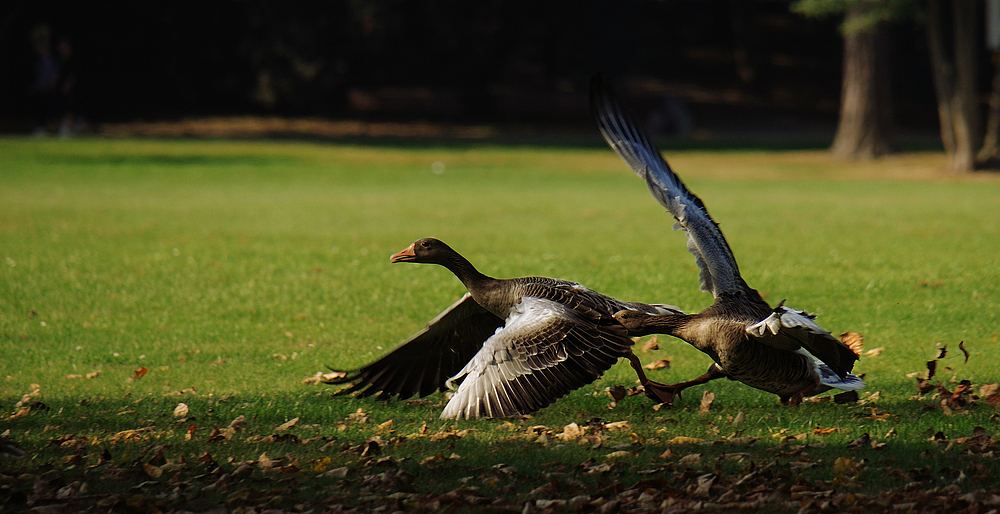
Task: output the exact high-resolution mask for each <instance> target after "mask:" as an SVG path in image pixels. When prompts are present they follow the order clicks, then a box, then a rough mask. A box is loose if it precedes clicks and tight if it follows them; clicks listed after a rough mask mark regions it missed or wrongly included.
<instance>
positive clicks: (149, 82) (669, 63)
mask: <svg viewBox="0 0 1000 514" xmlns="http://www.w3.org/2000/svg"><path fill="white" fill-rule="evenodd" d="M998 19H1000V3H998V2H996V1H993V0H986V1H983V0H980V1H973V0H956V1H954V2H948V1H939V0H938V1H936V0H926V1H918V0H882V1H879V0H869V1H861V0H853V1H852V0H798V1H794V2H790V1H780V0H758V1H738V0H619V1H616V2H607V1H599V0H574V1H566V0H552V1H541V2H539V1H526V0H508V1H502V2H501V1H497V0H483V1H477V2H468V1H458V0H422V1H419V2H415V1H404V0H343V1H329V2H276V1H268V0H220V1H214V2H190V1H178V2H169V3H154V4H148V3H143V2H121V1H107V2H71V1H56V0H30V1H29V0H7V1H6V2H3V3H2V4H0V132H2V133H7V134H32V133H34V134H36V135H38V136H55V135H58V134H61V135H63V136H68V135H75V134H81V133H83V134H88V133H89V134H102V135H143V134H152V135H195V136H198V135H203V136H219V135H222V136H225V135H237V136H245V135H265V136H312V137H334V138H336V137H393V136H401V137H414V136H416V137H454V138H465V139H489V138H500V139H504V138H506V139H513V140H516V139H519V138H522V139H526V140H538V141H544V140H546V138H555V139H560V138H561V139H564V140H565V139H567V138H569V139H572V138H574V137H587V138H594V140H595V141H596V136H594V134H595V131H594V130H593V127H592V122H591V121H590V119H589V109H588V107H587V81H588V79H589V77H590V75H591V74H592V73H594V72H595V71H598V70H600V71H602V72H604V73H605V74H606V75H607V76H609V77H610V78H612V79H613V80H614V82H615V83H616V84H617V86H618V88H619V90H620V91H621V92H622V93H624V95H625V96H627V97H628V100H629V102H630V103H631V105H633V106H634V107H635V109H636V111H637V113H638V114H639V115H640V118H642V119H643V121H644V122H645V123H647V124H648V125H649V127H650V129H651V130H653V131H654V132H655V133H657V134H659V135H660V136H661V137H664V138H671V139H672V140H677V141H689V142H699V141H733V140H741V139H743V140H753V139H754V138H756V139H766V140H768V141H770V142H771V143H773V144H788V145H792V146H794V145H801V146H810V145H812V146H815V145H822V146H830V147H831V148H832V149H833V151H834V153H836V154H838V155H841V156H843V157H848V158H860V159H870V158H877V157H879V156H881V155H885V154H888V153H892V152H894V151H898V150H899V149H914V148H943V149H944V150H945V151H946V152H948V153H949V155H951V156H953V158H952V159H951V161H950V162H951V166H952V167H953V168H954V169H956V170H960V171H961V170H969V169H973V168H986V167H990V166H991V163H992V162H993V161H994V160H995V159H993V156H994V154H995V153H996V152H995V147H996V144H995V139H996V135H995V134H991V133H990V131H991V130H993V131H994V132H996V131H997V130H996V127H994V126H993V125H1000V122H997V121H996V120H994V119H993V116H994V114H993V111H994V110H995V109H994V108H995V107H996V105H995V104H997V103H998V102H996V101H994V100H993V97H994V96H995V95H996V92H995V89H996V88H995V87H994V82H995V80H994V75H995V73H996V70H995V65H994V64H995V60H996V49H997V46H1000V43H998V42H997V41H995V40H996V39H997V38H998V36H996V35H995V32H996V30H995V28H996V27H998V26H1000V21H998ZM990 145H993V146H992V147H991V146H990Z"/></svg>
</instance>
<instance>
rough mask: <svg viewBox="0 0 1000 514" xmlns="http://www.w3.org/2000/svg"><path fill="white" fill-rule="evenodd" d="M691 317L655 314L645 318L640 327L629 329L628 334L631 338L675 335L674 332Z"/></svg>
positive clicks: (686, 315)
mask: <svg viewBox="0 0 1000 514" xmlns="http://www.w3.org/2000/svg"><path fill="white" fill-rule="evenodd" d="M690 317H691V316H690V315H688V314H657V315H655V316H647V317H645V318H644V319H643V322H642V324H641V325H640V326H638V327H635V328H630V329H629V331H628V334H629V335H630V336H632V337H641V336H648V335H650V334H668V335H676V331H677V330H679V329H680V328H681V327H683V326H684V323H685V322H686V321H687V319H688V318H690Z"/></svg>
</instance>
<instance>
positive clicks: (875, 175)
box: [0, 135, 1000, 511]
mask: <svg viewBox="0 0 1000 514" xmlns="http://www.w3.org/2000/svg"><path fill="white" fill-rule="evenodd" d="M596 142H597V139H596V135H595V143H596ZM0 155H3V158H2V160H0V254H2V255H0V259H2V261H0V270H2V271H0V405H2V407H0V413H2V417H0V433H4V432H5V431H9V434H8V437H9V439H10V440H11V441H13V442H15V443H17V444H18V445H20V446H21V447H22V448H24V449H25V450H26V452H27V455H26V456H25V457H24V458H21V459H3V460H0V473H2V475H0V477H2V480H3V483H2V484H0V486H3V487H5V488H7V490H8V491H13V492H14V493H13V494H12V495H11V496H10V498H11V499H10V500H8V501H7V503H6V504H4V503H0V505H3V506H4V508H10V509H25V508H28V507H32V506H36V507H37V506H39V505H48V504H53V503H69V504H70V505H72V506H74V508H79V509H83V508H99V507H100V508H104V509H105V510H107V508H110V507H115V508H117V507H121V508H123V509H133V510H149V509H160V510H173V509H188V510H205V509H207V508H209V507H211V506H213V505H217V504H225V505H226V506H228V507H230V509H234V508H239V507H243V508H248V507H257V508H258V509H257V510H258V511H259V510H260V508H262V507H263V506H270V507H275V508H282V509H292V508H295V506H299V507H302V508H301V509H300V510H308V509H317V510H325V509H327V508H329V507H330V506H331V505H343V506H344V507H345V508H357V509H359V510H371V509H372V508H375V507H377V506H379V505H386V504H390V505H394V506H396V507H399V508H404V509H411V510H412V509H421V508H428V509H429V508H433V507H434V505H435V504H434V503H433V502H435V501H437V502H438V503H439V504H440V503H441V502H446V503H452V504H455V505H457V506H459V508H473V506H478V507H484V506H488V505H489V506H492V507H494V508H497V509H501V510H503V509H507V510H518V511H520V510H521V507H522V506H523V504H524V502H527V501H533V502H535V504H536V506H537V507H549V506H551V507H552V508H566V509H570V508H601V507H604V508H609V507H606V506H607V505H608V504H609V503H610V502H618V503H617V504H616V505H618V506H619V507H621V508H646V507H649V508H655V509H659V508H660V507H661V505H662V504H663V502H667V501H668V500H669V501H674V502H681V503H676V505H679V506H682V507H683V506H690V505H689V504H686V503H683V502H708V503H722V504H730V503H732V504H737V503H739V504H742V505H743V506H744V508H747V506H748V505H751V504H753V505H756V506H758V507H760V508H768V509H773V508H779V510H780V509H792V510H798V508H799V506H800V504H802V503H803V502H817V505H819V502H822V501H827V502H834V503H832V504H831V505H832V506H833V507H835V508H848V507H850V506H852V505H855V504H856V505H859V506H861V505H869V504H868V503H865V502H875V501H878V502H883V503H885V505H890V504H896V503H900V504H902V503H906V502H907V501H909V500H913V501H918V502H926V501H930V500H926V499H919V498H923V497H917V496H915V495H918V494H925V493H926V494H928V495H932V496H928V498H930V497H939V498H944V497H947V498H949V500H948V501H954V502H959V501H966V503H968V502H970V501H972V502H975V501H979V502H986V504H987V505H990V504H989V502H990V501H993V500H991V498H993V497H992V496H990V495H991V494H996V493H998V492H1000V490H998V489H997V486H996V485H995V484H997V483H1000V480H998V479H1000V474H998V473H1000V460H998V458H997V456H996V454H995V453H994V452H993V449H994V446H995V443H994V442H991V441H995V440H996V439H1000V415H998V412H1000V410H997V409H996V408H995V407H996V405H995V403H993V404H992V405H991V402H990V401H988V398H986V397H985V394H986V393H988V392H989V390H988V387H989V386H988V384H991V383H996V382H998V381H1000V372H998V371H997V370H998V369H1000V343H998V341H997V332H998V315H997V312H998V311H1000V290H998V289H1000V246H998V244H997V241H1000V212H998V209H997V208H996V207H997V198H998V197H1000V180H998V179H996V178H994V177H991V176H974V177H949V176H944V175H942V174H941V173H940V172H939V171H938V170H939V169H940V168H941V167H942V165H943V159H942V158H941V156H940V155H938V154H935V153H913V154H904V155H900V156H896V157H892V158H889V159H886V160H880V161H876V162H873V163H865V164H853V163H845V162H835V161H831V160H829V158H828V157H827V156H826V155H825V154H824V153H822V152H817V151H788V152H779V151H722V150H714V151H671V152H668V154H667V158H668V159H669V160H670V161H671V163H672V165H673V166H674V169H675V170H676V171H677V172H678V173H679V174H680V175H681V176H682V178H684V179H685V180H686V182H687V184H688V186H689V187H690V188H691V189H692V190H693V191H694V192H695V193H696V194H698V195H699V196H701V198H702V199H703V200H704V201H705V203H706V205H707V206H708V209H709V210H710V212H711V213H712V215H713V216H714V217H715V219H716V220H717V221H718V222H719V223H720V224H721V226H722V229H723V231H724V232H725V234H726V236H727V238H728V240H729V242H730V245H731V246H732V248H733V250H734V252H735V254H736V257H737V259H738V261H739V263H740V265H741V269H742V273H743V276H744V278H746V280H747V281H748V282H749V283H750V284H751V286H753V287H755V288H757V289H758V290H760V291H761V292H762V294H764V295H765V298H766V299H768V300H769V301H770V302H772V303H777V302H779V301H781V300H783V299H787V303H788V305H790V306H792V307H796V308H802V309H806V310H809V311H811V312H816V313H818V314H819V315H820V317H819V318H818V321H819V322H820V323H821V324H822V325H823V326H824V327H826V328H827V329H829V330H831V331H832V332H834V333H835V334H839V333H841V332H848V331H853V332H859V333H861V334H863V335H864V336H865V345H866V350H876V351H875V352H873V354H871V355H866V356H864V357H862V359H861V360H860V361H859V363H858V365H857V367H856V368H855V372H856V373H859V374H860V373H864V374H865V381H866V382H867V384H868V387H867V388H866V389H865V390H864V391H863V392H862V394H861V397H860V399H859V401H857V402H849V403H844V404H836V403H834V402H832V401H825V402H821V403H807V404H805V405H802V406H801V407H799V408H795V409H789V408H784V407H781V406H780V405H778V404H777V400H776V398H775V397H773V396H771V395H768V394H765V393H763V392H760V391H756V390H753V389H750V388H747V387H745V386H742V385H740V384H738V383H726V382H723V381H717V382H715V383H712V384H709V385H706V386H701V387H698V388H695V389H691V390H689V391H688V392H687V394H685V396H684V398H683V400H681V401H679V402H678V405H677V406H676V407H675V408H672V409H667V408H662V409H656V408H654V405H653V404H652V403H651V402H650V401H649V400H647V399H645V398H644V397H643V396H642V395H637V396H628V397H626V398H624V399H622V400H621V401H619V402H617V404H611V402H612V399H611V397H610V396H609V395H608V393H607V390H608V388H610V387H614V386H623V387H625V388H631V387H633V386H634V385H635V375H634V373H633V372H632V370H631V369H630V368H629V367H628V366H627V364H626V363H624V362H622V363H619V365H617V366H615V367H614V368H612V369H611V370H610V371H608V372H607V373H606V374H605V375H604V377H602V378H601V379H599V380H598V381H596V382H594V383H593V384H590V385H588V386H584V387H582V388H580V389H579V390H577V391H575V392H573V393H572V394H570V395H569V396H568V397H566V398H563V399H561V400H559V401H558V402H556V403H555V404H554V405H552V406H550V407H547V408H545V409H543V410H542V411H540V412H538V413H535V414H533V415H532V416H530V417H525V418H518V419H511V420H479V421H460V422H454V421H450V422H445V421H441V420H439V419H438V414H439V413H440V411H441V409H442V407H443V405H444V402H445V401H446V400H445V398H444V397H443V395H441V394H435V395H432V396H430V397H428V398H427V399H425V401H418V402H403V401H394V402H390V403H383V402H380V401H378V400H375V399H371V398H367V399H358V398H352V397H349V396H337V395H335V394H334V393H335V391H336V389H335V388H332V387H330V386H326V385H322V384H312V383H306V382H307V381H306V379H308V378H309V377H312V376H314V375H315V374H316V373H318V372H324V371H327V366H334V367H339V368H350V367H355V366H359V365H362V364H364V363H366V362H368V361H370V360H372V359H374V358H377V357H378V356H380V355H382V354H384V353H385V352H387V351H388V350H390V349H391V348H392V347H393V346H394V345H395V344H397V343H398V342H399V341H401V340H403V339H405V338H406V337H407V336H409V335H410V334H412V333H413V332H415V331H416V330H418V329H420V328H421V327H422V326H423V325H424V324H425V323H426V322H427V321H428V320H430V319H431V318H432V317H434V316H435V315H436V314H437V313H438V312H440V311H441V310H442V309H444V308H445V307H446V306H448V305H449V304H450V303H451V302H452V301H454V300H455V299H456V298H458V297H459V296H460V295H461V294H462V293H463V288H462V286H461V284H460V283H459V282H458V281H457V279H455V278H454V277H453V276H452V275H451V274H450V273H449V272H448V271H447V270H444V269H443V268H440V267H435V266H414V265H403V264H396V265H390V264H389V262H388V256H389V255H390V254H391V253H393V252H395V251H398V250H400V249H402V248H403V247H405V246H406V245H408V244H409V243H410V242H412V241H413V240H414V239H417V238H419V237H425V236H433V237H438V238H440V239H442V240H444V241H446V242H448V243H449V244H450V245H452V246H453V247H454V248H455V249H456V250H458V251H459V252H460V253H462V254H463V255H465V256H466V257H468V258H469V259H470V260H471V261H472V262H473V263H475V264H476V265H477V266H478V267H479V269H480V270H481V271H483V272H484V273H487V274H490V275H493V276H497V277H511V276H527V275H543V276H553V277H559V278H565V279H571V280H576V281H579V282H581V283H583V284H585V285H587V286H588V287H590V288H592V289H595V290H598V291H601V292H603V293H606V294H609V295H612V296H615V297H618V298H622V299H628V300H638V301H644V302H658V303H669V304H674V305H677V306H679V307H681V308H683V309H685V310H688V311H697V310H699V309H701V308H703V307H705V306H707V305H708V304H710V302H711V298H710V296H709V295H708V294H706V293H702V292H700V291H698V283H697V268H696V266H695V263H694V259H693V257H692V256H691V255H690V254H688V253H687V251H686V249H685V247H684V238H683V236H682V235H681V234H679V233H675V232H673V231H671V230H670V226H671V224H672V221H673V220H672V219H670V217H669V215H667V214H664V212H663V209H662V208H661V207H660V206H659V205H657V204H656V203H655V202H654V201H653V199H652V198H651V197H650V196H649V194H648V192H647V191H646V188H645V186H644V185H643V184H642V182H641V181H640V180H639V179H638V178H637V177H635V176H634V175H633V174H632V173H631V172H629V171H628V170H627V168H626V167H625V165H624V164H623V163H622V162H621V161H620V160H619V159H618V158H617V157H616V156H615V155H614V154H613V153H612V152H611V151H610V150H608V149H607V148H605V147H601V146H599V145H597V144H595V145H594V146H592V147H586V146H584V147H532V146H503V145H459V146H456V145H447V144H439V145H418V146H413V145H409V146H404V145H395V146H394V145H388V144H380V145H368V146H365V145H338V144H324V143H311V142H280V141H279V142H274V141H259V140H258V141H192V140H133V139H79V140H69V141H39V140H29V139H3V140H0ZM658 341H659V346H660V349H659V350H652V351H648V352H643V351H641V350H638V348H639V345H637V352H638V354H639V356H640V358H641V359H643V360H644V361H654V360H658V359H669V360H670V366H669V367H667V368H664V369H661V370H657V371H653V372H651V378H653V379H654V380H659V381H663V382H674V381H682V380H687V379H690V378H693V377H694V376H696V375H698V374H700V373H702V372H703V371H704V370H705V369H706V368H707V367H708V365H709V364H710V360H709V358H708V357H706V356H704V355H702V354H700V353H699V352H697V351H696V350H694V349H693V348H691V347H689V346H688V345H687V344H686V343H683V342H681V341H677V340H671V339H669V338H666V337H662V336H661V337H660V338H659V339H658ZM644 342H645V340H643V341H642V342H640V345H641V344H642V343H644ZM960 342H961V343H962V347H963V348H964V349H965V350H967V352H968V357H967V358H966V355H965V354H964V353H963V351H961V350H960V349H959V343H960ZM938 343H940V345H942V346H946V348H947V353H946V355H944V356H943V357H942V358H940V359H936V360H937V368H936V371H937V374H936V376H934V378H933V379H932V380H931V382H932V383H937V382H939V381H940V382H941V385H942V387H944V388H945V389H947V390H948V391H949V392H954V391H956V390H957V389H959V388H960V387H961V384H960V382H961V381H962V380H968V381H969V383H970V385H971V389H970V391H971V393H974V394H975V395H978V394H979V393H980V392H982V393H984V397H981V398H979V397H976V396H973V395H970V394H966V395H960V397H958V398H956V400H955V401H952V402H951V403H950V404H948V403H946V404H945V405H944V406H942V395H943V396H944V397H947V396H948V395H947V394H944V393H942V392H941V391H940V390H937V389H935V390H933V391H930V392H927V393H926V394H922V395H921V394H918V391H917V383H916V379H915V378H914V377H913V376H907V374H912V373H914V372H920V373H926V370H927V361H929V360H935V358H936V357H937V356H938V355H937V353H938V346H939V345H938ZM982 386H986V387H987V389H983V390H982V391H981V390H980V388H981V387H982ZM704 391H710V392H712V393H714V395H715V398H714V402H713V403H712V404H711V405H710V406H708V408H707V410H706V411H705V412H700V410H701V409H700V400H701V399H702V394H703V392H704ZM994 399H995V398H994ZM179 403H184V404H185V405H186V406H187V408H188V411H187V413H186V414H185V413H182V412H181V411H177V412H176V414H177V415H175V409H176V408H177V407H178V404H179ZM241 415H242V416H244V417H245V419H246V420H247V423H246V427H245V428H244V429H242V430H240V431H237V432H235V433H232V432H229V431H227V430H221V431H215V430H214V429H215V428H219V429H225V428H226V427H228V426H229V424H230V422H231V421H233V419H235V418H237V417H238V416H241ZM292 420H296V422H295V423H294V425H293V426H291V427H283V426H282V425H284V424H286V423H287V422H289V421H292ZM571 423H576V424H577V426H579V427H583V428H582V432H583V433H582V437H574V435H577V434H576V432H575V431H574V430H573V429H572V428H569V429H565V428H564V427H567V426H568V425H570V424H571ZM976 427H982V429H983V430H977V429H976ZM864 434H868V437H869V438H870V440H864V439H863V435H864ZM974 436H975V437H974ZM984 438H985V439H984ZM859 441H860V442H859ZM241 464H242V466H241ZM46 474H48V475H46ZM223 474H228V475H229V478H228V479H226V480H221V479H220V477H222V475H223ZM43 477H48V478H43ZM53 477H56V478H57V479H52V478H53ZM97 477H103V478H108V477H114V478H120V480H117V481H107V480H104V481H101V480H97V479H96V478H97ZM233 477H235V478H233ZM740 480H742V482H741V481H740ZM39 482H42V483H43V486H37V483H39ZM73 483H77V488H76V492H75V493H74V492H73V489H72V487H70V486H72V484H73ZM81 484H88V485H87V486H86V487H85V488H84V491H83V492H80V491H79V489H80V485H81ZM66 487H70V489H68V490H65V491H64V489H65V488H66ZM980 490H984V491H980ZM31 491H35V492H34V493H32V492H31ZM39 491H40V492H39ZM60 491H63V492H62V493H60ZM636 491H638V492H636ZM649 491H653V492H649ZM657 491H658V492H657ZM729 491H732V492H729ZM927 491H931V492H927ZM977 491H979V492H977ZM643 493H645V494H647V496H646V497H642V498H640V497H641V496H642V494H643ZM654 493H655V494H654ZM32 494H34V496H33V495H32ZM726 494H728V495H729V496H725V495H726ZM968 494H972V495H973V496H971V497H967V495H968ZM886 495H888V496H886ZM893 495H896V496H893ZM933 495H937V496H933ZM273 498H278V500H274V499H273ZM494 498H497V499H498V500H496V503H492V502H493V501H494ZM574 498H575V499H574ZM671 498H673V500H670V499H671ZM914 498H917V499H915V500H914ZM961 498H965V500H961ZM542 500H547V501H553V502H556V503H541V501H542ZM560 501H565V505H564V504H562V503H559V502H560ZM942 501H944V500H942ZM996 501H998V502H1000V496H997V497H996ZM101 502H104V503H101ZM574 502H575V503H574ZM753 502H757V503H753ZM886 502H888V503H886ZM893 502H895V503H893ZM671 505H675V503H671ZM879 505H882V504H881V503H879ZM885 505H883V506H885ZM587 506H589V507H587ZM886 508H888V507H886Z"/></svg>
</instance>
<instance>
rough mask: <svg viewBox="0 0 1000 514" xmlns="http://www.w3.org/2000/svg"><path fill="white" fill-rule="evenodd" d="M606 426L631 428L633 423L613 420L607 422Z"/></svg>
mask: <svg viewBox="0 0 1000 514" xmlns="http://www.w3.org/2000/svg"><path fill="white" fill-rule="evenodd" d="M604 428H605V429H606V430H631V429H632V425H630V424H629V422H628V421H612V422H611V423H605V424H604Z"/></svg>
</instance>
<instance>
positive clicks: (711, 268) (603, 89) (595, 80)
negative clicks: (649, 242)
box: [590, 74, 745, 298]
mask: <svg viewBox="0 0 1000 514" xmlns="http://www.w3.org/2000/svg"><path fill="white" fill-rule="evenodd" d="M590 108H591V111H592V112H593V115H594V118H595V119H596V120H597V127H598V129H600V131H601V135H603V136H604V140H605V141H607V142H608V144H609V145H610V146H611V148H612V149H613V150H614V151H615V152H616V153H618V155H619V156H620V157H621V158H622V159H624V160H625V162H626V163H627V164H628V165H629V167H630V168H632V171H634V172H635V173H636V174H637V175H639V176H640V177H642V179H643V180H645V181H646V185H647V186H648V187H649V192H650V193H652V195H653V198H655V199H656V201H658V202H660V205H663V206H664V207H666V208H667V210H668V211H670V214H672V215H673V216H674V219H676V220H677V223H676V224H674V229H675V230H677V229H680V230H683V231H684V234H685V235H686V236H687V247H688V250H689V251H690V252H691V253H692V254H694V256H695V259H696V260H697V262H698V267H699V268H700V269H701V273H700V278H701V290H702V291H709V292H711V293H712V295H713V296H714V297H716V298H718V296H719V293H723V292H736V291H739V290H741V289H742V288H743V287H744V286H745V283H744V282H743V280H742V278H740V271H739V268H738V267H737V266H736V259H735V258H734V257H733V252H732V250H730V248H729V244H728V243H727V242H726V239H725V237H723V235H722V231H721V230H719V226H718V224H717V223H715V220H713V219H712V217H711V216H709V214H708V210H707V209H705V205H704V204H703V203H702V202H701V199H700V198H698V197H697V196H695V194H694V193H692V192H691V191H689V190H688V189H687V187H686V186H685V185H684V183H683V182H681V179H680V177H678V176H677V175H676V174H674V172H673V171H672V170H671V169H670V166H669V165H668V164H667V161H665V160H664V159H663V156H661V155H660V151H659V150H658V149H657V148H656V145H654V144H653V142H652V141H651V140H650V138H649V137H648V136H647V135H646V134H645V132H643V130H642V129H640V128H639V124H638V123H637V122H636V121H635V119H634V118H633V117H632V116H631V114H629V113H628V112H627V111H626V110H625V109H624V108H623V107H622V105H621V103H620V102H619V101H618V99H617V98H616V97H615V95H614V93H613V92H612V91H611V88H610V86H609V85H608V84H607V83H605V81H604V78H603V77H601V75H600V74H597V75H594V76H593V77H592V78H591V81H590Z"/></svg>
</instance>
